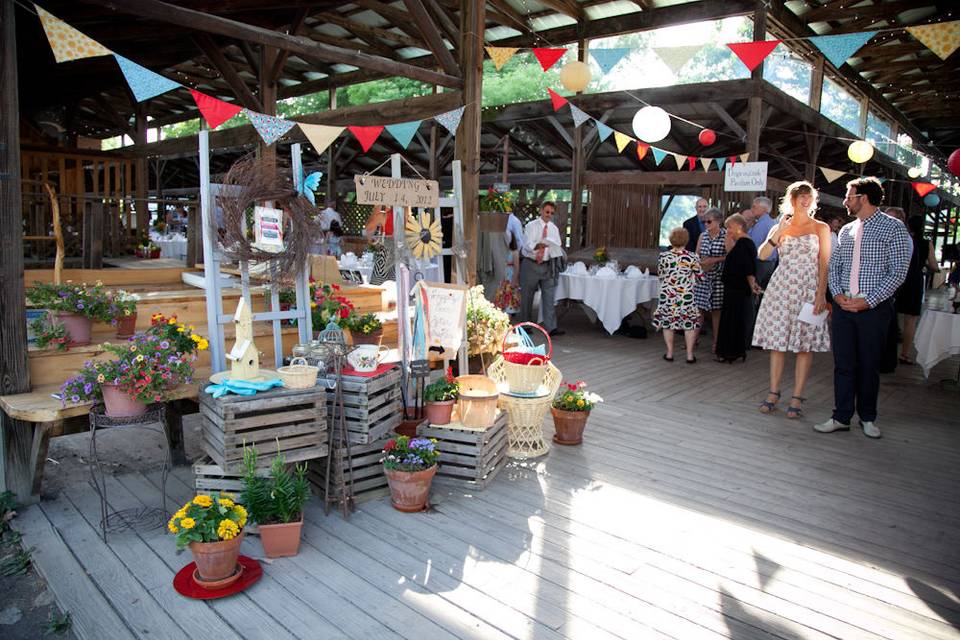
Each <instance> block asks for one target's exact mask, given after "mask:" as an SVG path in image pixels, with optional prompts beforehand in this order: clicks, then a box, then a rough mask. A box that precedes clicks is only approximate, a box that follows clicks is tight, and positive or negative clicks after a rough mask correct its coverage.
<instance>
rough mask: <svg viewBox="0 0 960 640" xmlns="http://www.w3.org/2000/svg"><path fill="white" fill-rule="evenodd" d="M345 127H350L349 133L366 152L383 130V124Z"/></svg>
mask: <svg viewBox="0 0 960 640" xmlns="http://www.w3.org/2000/svg"><path fill="white" fill-rule="evenodd" d="M347 129H350V133H352V134H353V135H354V137H356V139H357V141H358V142H360V148H361V149H363V152H364V153H366V152H367V151H369V150H370V147H372V146H373V143H374V142H376V141H377V138H379V137H380V133H381V132H382V131H383V126H381V125H378V126H374V127H347Z"/></svg>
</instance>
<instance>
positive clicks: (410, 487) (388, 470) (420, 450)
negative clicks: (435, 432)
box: [380, 436, 440, 513]
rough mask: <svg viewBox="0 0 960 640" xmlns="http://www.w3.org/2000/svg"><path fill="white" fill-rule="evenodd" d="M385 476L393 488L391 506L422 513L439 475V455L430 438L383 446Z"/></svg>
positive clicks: (401, 440) (401, 438)
mask: <svg viewBox="0 0 960 640" xmlns="http://www.w3.org/2000/svg"><path fill="white" fill-rule="evenodd" d="M383 454H384V456H383V458H382V459H381V460H380V462H382V463H383V472H384V474H386V476H387V483H388V484H389V485H390V502H391V503H392V504H393V508H394V509H396V510H397V511H405V512H407V513H414V512H417V511H423V510H424V508H425V507H426V505H427V498H428V497H429V496H430V485H431V483H432V482H433V476H434V474H436V473H437V460H438V459H439V458H440V451H439V450H438V449H437V441H436V440H434V439H430V438H408V437H407V436H397V437H396V438H393V439H391V440H388V441H387V443H386V444H385V445H384V446H383Z"/></svg>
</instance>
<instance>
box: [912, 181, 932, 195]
mask: <svg viewBox="0 0 960 640" xmlns="http://www.w3.org/2000/svg"><path fill="white" fill-rule="evenodd" d="M910 184H912V185H913V190H914V191H916V192H917V195H918V196H920V197H921V198H922V197H923V196H925V195H927V194H928V193H930V192H931V191H933V190H934V189H936V188H937V185H935V184H930V183H929V182H911V183H910Z"/></svg>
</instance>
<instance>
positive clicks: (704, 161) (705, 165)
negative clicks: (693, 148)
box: [700, 158, 713, 171]
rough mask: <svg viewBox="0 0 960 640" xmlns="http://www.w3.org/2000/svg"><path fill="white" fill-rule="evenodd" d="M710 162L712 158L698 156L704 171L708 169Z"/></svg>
mask: <svg viewBox="0 0 960 640" xmlns="http://www.w3.org/2000/svg"><path fill="white" fill-rule="evenodd" d="M711 162H713V158H700V164H701V165H703V170H704V171H710V163H711Z"/></svg>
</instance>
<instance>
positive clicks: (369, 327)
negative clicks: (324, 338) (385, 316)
mask: <svg viewBox="0 0 960 640" xmlns="http://www.w3.org/2000/svg"><path fill="white" fill-rule="evenodd" d="M346 328H347V329H349V330H350V335H352V336H353V344H355V345H357V344H375V345H379V344H380V340H381V338H383V323H381V322H380V320H379V319H378V318H377V316H376V315H375V314H373V313H362V314H357V313H352V314H350V316H349V317H348V318H347V321H346Z"/></svg>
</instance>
